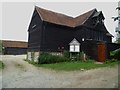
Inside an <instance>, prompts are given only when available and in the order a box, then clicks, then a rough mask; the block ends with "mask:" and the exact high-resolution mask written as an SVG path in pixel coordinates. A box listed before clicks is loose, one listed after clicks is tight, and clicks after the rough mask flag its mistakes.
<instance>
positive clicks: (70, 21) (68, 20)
mask: <svg viewBox="0 0 120 90" xmlns="http://www.w3.org/2000/svg"><path fill="white" fill-rule="evenodd" d="M35 9H36V10H37V12H38V14H39V16H40V17H41V19H42V20H43V21H46V22H50V23H54V24H58V25H64V26H69V27H76V26H78V25H82V24H83V23H84V22H85V21H86V19H88V18H89V17H90V15H91V14H92V13H93V12H94V11H95V10H96V9H93V10H90V11H88V12H86V13H84V14H82V15H80V16H78V17H76V18H73V17H70V16H67V15H64V14H60V13H56V12H53V11H49V10H45V9H42V8H39V7H37V6H36V7H35Z"/></svg>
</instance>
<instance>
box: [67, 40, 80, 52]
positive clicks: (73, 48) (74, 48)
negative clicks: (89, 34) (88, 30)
mask: <svg viewBox="0 0 120 90" xmlns="http://www.w3.org/2000/svg"><path fill="white" fill-rule="evenodd" d="M69 45H70V52H80V43H79V42H78V41H77V40H76V39H75V38H74V39H73V40H72V41H71V42H70V44H69Z"/></svg>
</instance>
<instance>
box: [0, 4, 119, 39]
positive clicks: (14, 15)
mask: <svg viewBox="0 0 120 90" xmlns="http://www.w3.org/2000/svg"><path fill="white" fill-rule="evenodd" d="M117 4H118V3H117V2H49V3H48V2H19V3H18V2H4V3H2V25H1V26H2V39H7V40H19V41H27V40H28V32H27V30H28V26H29V23H30V20H31V17H32V14H33V11H34V7H35V5H37V6H39V7H41V8H45V9H48V10H52V11H55V12H59V13H63V14H66V15H69V16H72V17H75V16H78V15H80V14H82V13H85V12H87V11H89V10H91V9H94V8H96V9H97V10H98V11H102V12H103V14H104V16H105V18H106V19H105V25H106V27H107V29H108V31H109V32H110V33H111V34H112V35H114V36H115V34H116V33H115V27H116V26H117V22H114V21H113V20H112V19H111V17H112V16H117V10H116V7H117ZM0 5H1V4H0ZM0 7H1V6H0ZM0 33H1V31H0ZM0 39H1V37H0ZM114 40H115V39H114Z"/></svg>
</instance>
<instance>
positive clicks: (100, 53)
mask: <svg viewBox="0 0 120 90" xmlns="http://www.w3.org/2000/svg"><path fill="white" fill-rule="evenodd" d="M105 59H106V46H105V44H104V43H100V44H98V45H97V60H98V62H105Z"/></svg>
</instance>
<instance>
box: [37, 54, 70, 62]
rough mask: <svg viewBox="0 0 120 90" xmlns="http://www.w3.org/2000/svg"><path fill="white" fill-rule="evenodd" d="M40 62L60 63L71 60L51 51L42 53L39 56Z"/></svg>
mask: <svg viewBox="0 0 120 90" xmlns="http://www.w3.org/2000/svg"><path fill="white" fill-rule="evenodd" d="M38 61H39V63H40V64H50V63H59V62H66V61H69V59H68V58H66V57H61V56H55V55H51V54H49V53H41V55H40V56H39V58H38Z"/></svg>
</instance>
